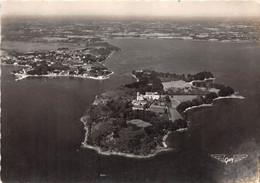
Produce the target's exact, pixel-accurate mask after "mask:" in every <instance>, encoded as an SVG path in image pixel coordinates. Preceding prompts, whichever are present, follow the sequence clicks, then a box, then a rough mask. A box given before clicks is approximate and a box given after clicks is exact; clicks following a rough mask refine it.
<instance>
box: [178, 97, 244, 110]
mask: <svg viewBox="0 0 260 183" xmlns="http://www.w3.org/2000/svg"><path fill="white" fill-rule="evenodd" d="M221 99H241V100H244V99H245V97H243V96H242V95H230V96H226V97H217V98H215V99H213V101H216V100H221ZM213 105H214V104H213V102H212V103H211V104H201V105H197V106H192V107H188V108H187V109H185V110H184V111H183V113H186V112H188V111H189V110H191V109H196V108H202V107H212V106H213Z"/></svg>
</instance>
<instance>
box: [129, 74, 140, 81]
mask: <svg viewBox="0 0 260 183" xmlns="http://www.w3.org/2000/svg"><path fill="white" fill-rule="evenodd" d="M131 75H132V76H133V77H134V78H135V79H136V82H139V79H138V78H137V77H136V76H135V75H134V74H133V73H131Z"/></svg>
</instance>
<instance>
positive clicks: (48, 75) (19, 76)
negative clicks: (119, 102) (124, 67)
mask: <svg viewBox="0 0 260 183" xmlns="http://www.w3.org/2000/svg"><path fill="white" fill-rule="evenodd" d="M112 74H114V72H111V73H110V74H108V75H107V76H98V77H93V76H83V75H59V74H57V75H56V74H46V75H27V74H17V73H16V74H14V75H15V76H17V77H18V78H17V79H15V81H19V80H23V79H25V78H29V77H75V78H86V79H95V80H106V79H109V78H110V75H112Z"/></svg>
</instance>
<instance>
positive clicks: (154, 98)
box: [136, 92, 160, 101]
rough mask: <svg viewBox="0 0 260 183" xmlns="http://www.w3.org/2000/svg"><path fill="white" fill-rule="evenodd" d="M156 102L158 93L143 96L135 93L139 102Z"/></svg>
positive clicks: (158, 97)
mask: <svg viewBox="0 0 260 183" xmlns="http://www.w3.org/2000/svg"><path fill="white" fill-rule="evenodd" d="M145 99H147V100H158V99H160V95H159V94H158V92H146V93H145V95H142V94H140V92H137V96H136V100H137V101H141V100H145Z"/></svg>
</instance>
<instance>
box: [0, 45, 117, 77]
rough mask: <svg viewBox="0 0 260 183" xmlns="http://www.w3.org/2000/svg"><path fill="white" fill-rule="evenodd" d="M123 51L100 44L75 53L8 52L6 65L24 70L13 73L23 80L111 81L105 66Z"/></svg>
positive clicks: (3, 58)
mask: <svg viewBox="0 0 260 183" xmlns="http://www.w3.org/2000/svg"><path fill="white" fill-rule="evenodd" d="M119 50H120V49H119V48H117V47H115V46H112V45H110V44H108V43H107V42H102V41H96V42H90V43H87V44H86V45H85V46H84V47H83V46H81V48H78V49H75V48H73V49H71V48H68V47H61V48H58V49H56V50H50V51H36V52H26V53H20V52H15V51H11V52H8V51H4V54H3V55H2V56H1V62H2V63H3V64H12V65H18V66H24V67H23V68H21V69H19V70H15V71H13V74H14V75H15V76H16V77H17V79H16V80H21V79H24V78H27V77H57V76H70V77H83V78H90V79H99V80H102V79H108V78H109V76H110V75H111V74H112V71H109V70H108V68H107V67H106V66H105V65H104V64H103V61H105V60H106V59H107V58H108V57H109V56H110V55H111V54H113V53H114V52H116V51H119Z"/></svg>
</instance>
